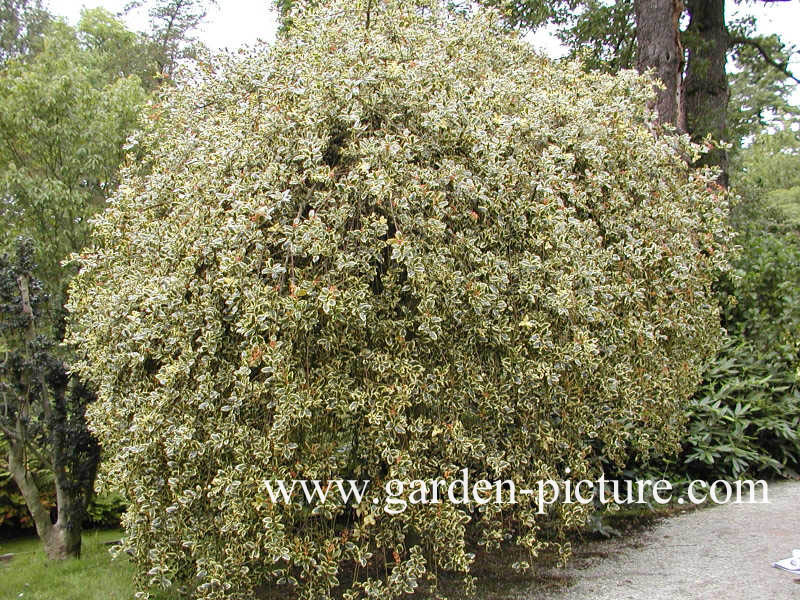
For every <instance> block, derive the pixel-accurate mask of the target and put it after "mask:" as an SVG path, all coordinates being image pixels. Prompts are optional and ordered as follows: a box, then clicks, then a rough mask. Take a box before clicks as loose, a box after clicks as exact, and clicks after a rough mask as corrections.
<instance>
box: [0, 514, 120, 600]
mask: <svg viewBox="0 0 800 600" xmlns="http://www.w3.org/2000/svg"><path fill="white" fill-rule="evenodd" d="M121 536H122V532H121V531H119V530H110V531H87V532H84V535H83V544H82V549H81V558H80V560H75V559H70V560H65V561H59V562H53V561H49V560H47V558H45V555H44V551H43V550H42V545H41V543H40V542H39V540H38V538H36V537H30V538H25V539H15V540H10V541H0V554H7V553H13V554H15V555H16V556H14V558H13V559H12V560H11V561H10V562H3V563H0V600H11V599H21V600H101V599H102V600H131V599H132V598H133V594H134V589H133V567H132V565H131V563H130V562H128V560H127V559H126V558H125V557H122V556H120V557H119V559H117V560H112V559H111V555H110V554H109V552H108V546H106V545H104V542H108V541H111V540H118V539H119V538H120V537H121Z"/></svg>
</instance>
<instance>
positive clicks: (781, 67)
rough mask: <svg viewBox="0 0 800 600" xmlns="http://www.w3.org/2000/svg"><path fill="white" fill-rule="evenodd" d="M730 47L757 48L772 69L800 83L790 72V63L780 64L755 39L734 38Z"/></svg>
mask: <svg viewBox="0 0 800 600" xmlns="http://www.w3.org/2000/svg"><path fill="white" fill-rule="evenodd" d="M730 45H731V46H736V45H742V46H750V47H751V48H755V49H756V50H758V53H759V54H760V55H761V57H762V58H763V59H764V62H766V63H767V64H768V65H770V66H771V67H773V68H775V69H777V70H778V71H780V72H781V73H783V74H784V75H786V77H788V78H789V79H791V80H793V81H794V82H796V83H800V79H798V78H797V77H795V76H794V74H793V73H792V72H791V71H790V70H789V63H788V61H787V62H778V61H777V60H775V59H774V58H773V57H772V55H771V54H770V53H769V52H768V51H767V49H766V48H764V46H762V45H761V42H759V41H758V40H754V39H751V38H747V37H734V38H731V40H730Z"/></svg>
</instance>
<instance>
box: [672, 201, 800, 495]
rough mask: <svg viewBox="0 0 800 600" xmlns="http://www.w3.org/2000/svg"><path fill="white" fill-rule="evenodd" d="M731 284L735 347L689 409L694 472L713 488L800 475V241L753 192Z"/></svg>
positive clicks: (728, 309) (726, 319) (714, 365)
mask: <svg viewBox="0 0 800 600" xmlns="http://www.w3.org/2000/svg"><path fill="white" fill-rule="evenodd" d="M746 198H748V199H746V200H745V202H746V203H748V204H749V206H748V205H746V206H744V207H742V208H740V209H739V211H737V212H738V215H737V219H736V222H737V224H738V228H739V229H740V230H741V234H740V236H739V242H740V244H741V251H740V252H738V253H737V256H736V258H735V261H734V268H733V269H732V270H731V272H730V275H729V276H726V277H723V279H722V280H721V284H720V286H719V287H720V296H721V304H722V305H723V306H724V307H725V310H724V311H723V315H722V317H723V319H722V320H723V324H724V326H725V328H726V329H727V331H728V335H727V337H726V341H725V344H724V345H723V348H722V350H721V351H720V353H719V354H718V355H717V357H716V358H715V359H714V360H713V361H712V362H711V363H710V365H709V367H708V369H707V371H706V373H705V374H704V378H703V379H704V381H703V384H702V385H701V386H700V388H699V389H698V391H697V394H696V395H695V397H694V398H693V399H692V402H691V403H690V404H689V412H688V417H689V427H688V435H687V438H686V440H685V448H684V466H685V467H686V468H687V469H688V470H689V472H690V473H691V474H692V476H701V477H706V478H709V479H719V478H724V477H732V478H737V477H742V476H755V475H765V476H767V475H772V476H775V475H780V476H786V475H789V474H791V473H793V472H796V471H797V470H798V469H800V431H799V429H800V428H799V426H800V389H799V388H798V382H797V368H798V366H800V236H798V234H797V232H796V231H795V229H794V228H793V226H792V222H791V221H790V220H789V219H788V218H787V217H786V216H785V215H783V214H781V213H780V212H776V211H775V210H774V209H773V207H772V206H770V204H769V203H766V204H764V203H762V202H763V193H762V194H758V193H756V194H755V195H753V191H752V190H750V194H749V195H748V196H746Z"/></svg>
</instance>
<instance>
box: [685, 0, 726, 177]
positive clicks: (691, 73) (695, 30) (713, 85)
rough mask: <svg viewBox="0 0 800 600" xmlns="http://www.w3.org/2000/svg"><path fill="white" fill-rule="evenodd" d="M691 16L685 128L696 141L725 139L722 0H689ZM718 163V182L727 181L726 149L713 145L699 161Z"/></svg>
mask: <svg viewBox="0 0 800 600" xmlns="http://www.w3.org/2000/svg"><path fill="white" fill-rule="evenodd" d="M687 8H688V10H689V14H690V16H691V21H690V23H689V27H688V28H687V30H686V34H685V40H686V45H687V46H688V48H689V59H688V63H687V69H686V78H685V80H684V83H683V87H684V91H683V95H684V102H685V106H686V125H687V131H688V132H689V134H690V135H691V136H692V139H693V140H694V141H695V142H702V141H703V140H704V139H705V137H706V136H707V135H709V134H710V135H711V137H712V138H713V139H714V140H717V141H727V139H728V132H727V114H728V98H729V91H728V78H727V75H726V73H725V63H726V60H727V52H728V45H729V38H728V30H727V28H726V26H725V0H689V1H688V3H687ZM700 164H701V165H712V166H717V167H719V168H720V169H721V170H722V172H721V174H720V177H719V180H718V181H719V183H720V185H723V186H725V187H727V185H728V153H727V151H726V150H724V149H720V148H715V149H713V150H711V151H710V152H708V153H707V154H706V155H704V156H703V158H702V159H701V161H700Z"/></svg>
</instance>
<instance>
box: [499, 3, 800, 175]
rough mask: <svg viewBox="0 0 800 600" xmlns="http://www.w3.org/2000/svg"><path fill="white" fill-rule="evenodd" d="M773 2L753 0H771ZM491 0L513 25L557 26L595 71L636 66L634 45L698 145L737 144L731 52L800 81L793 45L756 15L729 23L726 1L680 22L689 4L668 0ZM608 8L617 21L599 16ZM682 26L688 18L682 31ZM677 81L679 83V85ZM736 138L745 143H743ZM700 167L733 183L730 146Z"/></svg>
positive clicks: (702, 6)
mask: <svg viewBox="0 0 800 600" xmlns="http://www.w3.org/2000/svg"><path fill="white" fill-rule="evenodd" d="M770 1H771V0H759V1H758V2H753V3H754V4H768V3H770ZM773 1H777V0H773ZM484 4H488V5H491V6H495V7H497V8H499V9H500V10H501V11H503V13H504V14H505V15H507V18H508V21H509V23H510V24H512V25H514V26H518V27H523V28H527V29H533V28H536V27H539V26H541V25H542V24H544V23H551V24H554V25H555V26H557V27H558V28H559V34H558V35H559V37H560V38H561V39H562V41H564V42H566V43H567V44H568V45H569V46H570V49H571V51H572V55H573V56H574V55H576V54H581V55H582V56H588V57H589V60H587V63H586V64H587V66H589V67H590V68H597V67H601V68H603V69H604V70H608V71H615V70H616V69H617V68H626V67H631V66H633V65H634V62H633V60H632V58H633V56H634V54H633V53H632V52H631V48H632V46H633V47H635V48H636V55H637V56H638V59H637V61H636V65H637V66H638V67H639V68H640V69H643V68H648V67H653V68H655V69H656V72H657V75H658V77H659V79H660V80H661V81H662V82H663V83H664V85H665V88H666V91H665V92H663V94H662V98H668V99H669V102H670V106H669V107H666V106H665V107H664V108H663V109H662V110H661V113H663V115H664V116H663V118H665V119H666V120H667V121H668V122H672V123H674V124H675V125H677V126H679V127H680V128H683V129H685V130H686V131H688V132H689V133H690V134H691V136H692V139H693V140H694V141H696V142H702V141H703V140H705V139H706V138H707V137H709V136H710V137H711V138H712V139H714V140H716V141H721V142H729V141H731V131H730V130H729V127H728V126H729V119H728V106H729V101H730V94H729V86H728V82H729V74H728V72H727V71H726V64H727V63H726V61H727V57H728V56H729V55H730V54H731V53H733V55H734V56H736V57H739V56H742V57H746V59H745V60H742V61H739V62H738V67H739V68H741V69H744V70H749V69H753V68H755V69H756V70H757V71H758V72H759V73H763V72H764V70H763V67H769V68H770V69H772V70H773V71H774V72H775V74H774V75H773V76H772V77H777V78H779V79H780V81H786V80H792V81H797V78H796V77H795V75H794V74H793V73H792V72H791V71H790V70H789V68H788V65H789V58H790V56H791V55H792V54H793V53H794V49H793V48H791V47H787V46H786V45H785V44H783V43H782V42H781V41H780V39H779V38H778V37H777V36H761V35H758V34H757V27H756V21H755V19H752V18H751V19H745V20H743V21H742V20H740V21H734V22H730V23H729V22H728V21H727V19H726V15H725V2H724V0H686V2H685V3H683V4H684V5H683V7H682V8H683V10H682V12H679V13H678V15H679V16H680V17H681V18H680V19H679V18H676V17H675V15H676V12H675V11H676V10H678V9H680V8H681V4H682V3H680V2H673V1H672V0H669V2H667V0H664V1H663V6H662V5H661V3H660V0H659V2H644V1H642V2H641V3H638V4H637V3H634V2H631V0H609V1H608V2H598V1H595V0H486V1H485V2H484ZM601 6H602V7H604V11H605V13H606V14H607V15H609V16H613V18H609V19H601V18H599V13H598V8H599V7H601ZM651 9H652V10H651ZM656 9H658V10H656ZM637 10H638V13H637ZM624 15H627V18H625V16H624ZM637 17H638V21H639V23H638V27H637ZM659 19H663V22H661V21H659ZM681 23H688V26H687V27H686V29H685V30H683V31H681V30H680V24H681ZM641 27H645V29H644V30H641ZM678 42H680V44H681V45H682V46H683V48H684V49H685V52H684V53H683V57H684V58H685V62H684V61H681V60H676V59H675V58H676V54H675V52H676V48H677V44H678ZM643 44H644V45H645V47H643ZM665 56H669V57H670V60H669V61H667V63H668V64H661V63H662V62H663V61H662V59H663V57H665ZM677 58H680V56H678V57H677ZM756 59H757V60H756ZM667 67H668V68H667ZM676 81H679V82H680V83H679V85H677V86H676V83H675V82H676ZM676 93H677V95H678V97H679V101H678V103H677V110H674V108H675V106H674V105H673V104H672V98H674V97H675V96H676ZM732 105H733V106H734V107H738V106H742V105H743V103H742V102H740V101H739V99H738V98H737V99H735V101H734V102H733V103H732ZM734 110H736V109H734ZM737 133H738V131H737ZM732 141H733V142H734V143H738V140H735V139H734V140H732ZM700 164H711V165H715V166H718V167H719V168H720V169H721V171H722V173H721V176H720V183H722V184H724V185H727V182H728V155H727V152H726V150H725V149H724V148H721V147H715V148H712V149H711V150H710V152H708V153H706V154H705V155H704V156H703V157H701V159H700Z"/></svg>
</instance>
